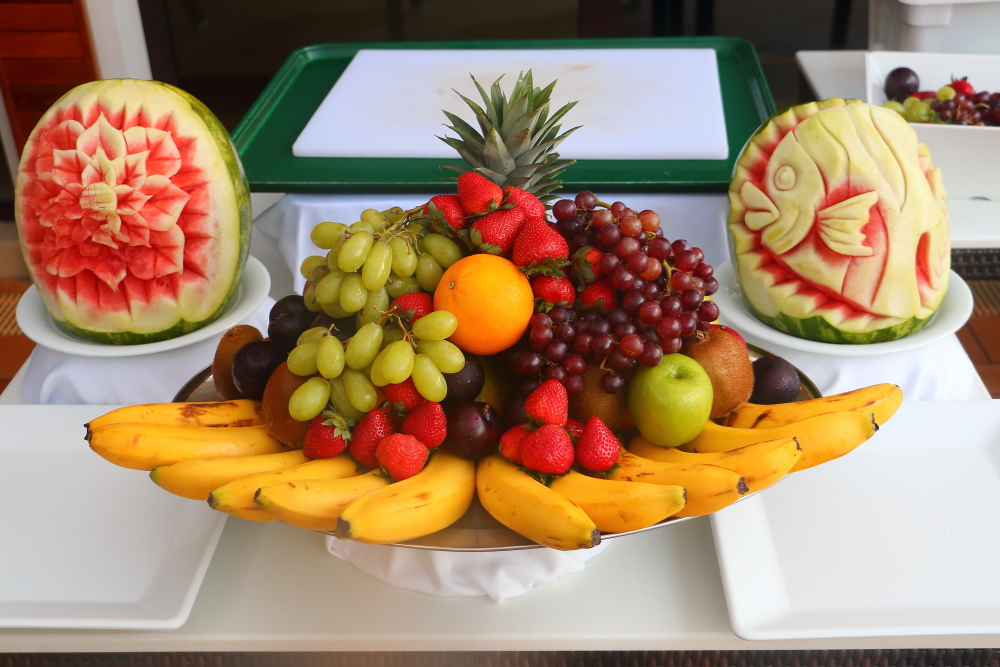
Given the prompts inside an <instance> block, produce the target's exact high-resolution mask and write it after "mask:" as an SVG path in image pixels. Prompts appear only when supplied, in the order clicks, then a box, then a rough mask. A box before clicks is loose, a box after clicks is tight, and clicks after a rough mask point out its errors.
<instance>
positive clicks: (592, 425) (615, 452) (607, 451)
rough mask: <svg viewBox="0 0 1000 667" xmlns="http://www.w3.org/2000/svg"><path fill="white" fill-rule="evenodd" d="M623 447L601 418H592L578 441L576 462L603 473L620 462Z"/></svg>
mask: <svg viewBox="0 0 1000 667" xmlns="http://www.w3.org/2000/svg"><path fill="white" fill-rule="evenodd" d="M621 453H622V445H621V443H620V442H618V438H616V437H615V434H614V433H612V432H611V429H609V428H608V427H607V425H605V423H604V422H603V421H601V419H600V417H591V418H590V419H589V420H587V425H586V426H584V427H583V433H581V434H580V439H579V440H577V441H576V462H577V463H578V464H579V465H580V466H581V467H583V468H586V469H587V470H595V471H597V472H603V471H605V470H610V469H611V468H612V467H613V466H614V465H615V463H617V462H618V456H619V455H620V454H621Z"/></svg>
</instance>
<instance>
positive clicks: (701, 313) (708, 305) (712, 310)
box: [698, 301, 719, 322]
mask: <svg viewBox="0 0 1000 667" xmlns="http://www.w3.org/2000/svg"><path fill="white" fill-rule="evenodd" d="M698 317H699V318H700V319H701V320H702V321H704V322H714V321H715V320H717V319H719V305H718V304H717V303H715V302H714V301H705V302H703V303H702V304H701V305H700V306H698Z"/></svg>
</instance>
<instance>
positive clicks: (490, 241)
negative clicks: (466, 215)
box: [469, 208, 524, 255]
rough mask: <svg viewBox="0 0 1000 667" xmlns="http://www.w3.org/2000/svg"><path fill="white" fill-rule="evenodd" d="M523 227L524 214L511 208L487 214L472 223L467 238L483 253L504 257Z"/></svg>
mask: <svg viewBox="0 0 1000 667" xmlns="http://www.w3.org/2000/svg"><path fill="white" fill-rule="evenodd" d="M523 226H524V213H522V212H521V211H520V209H516V208H511V209H505V210H500V211H494V212H492V213H487V214H486V215H484V216H483V217H481V218H479V219H478V220H476V221H475V222H474V223H472V227H470V229H471V232H470V234H469V238H470V239H472V243H473V244H475V245H476V247H478V248H479V249H480V250H482V251H483V252H488V253H491V254H494V255H506V254H507V253H508V252H510V249H511V246H513V245H514V239H515V238H517V234H518V232H520V231H521V227H523Z"/></svg>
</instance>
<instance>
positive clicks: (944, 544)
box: [712, 401, 1000, 639]
mask: <svg viewBox="0 0 1000 667" xmlns="http://www.w3.org/2000/svg"><path fill="white" fill-rule="evenodd" d="M997 526H1000V401H930V402H912V403H911V402H906V403H903V405H902V407H900V409H899V411H898V412H897V414H896V415H895V416H894V417H893V418H892V419H891V420H890V421H888V422H887V423H886V424H885V425H883V426H882V428H881V429H880V430H879V432H878V433H877V434H875V436H873V437H872V438H871V439H870V440H869V441H868V442H866V443H865V444H863V445H862V446H861V447H860V448H858V449H857V450H856V451H854V452H852V453H851V454H848V455H847V456H845V457H843V458H841V459H838V460H836V461H830V462H828V463H825V464H823V465H821V466H818V467H816V468H812V469H810V470H804V471H801V472H798V473H795V474H793V475H790V476H789V477H788V478H786V479H785V480H783V481H782V482H781V484H779V485H776V486H774V487H773V488H771V489H768V490H766V491H764V492H762V493H760V494H758V495H757V496H755V497H753V498H748V499H747V500H745V501H744V502H741V503H738V504H735V505H733V506H731V507H727V508H726V509H724V510H722V511H721V512H717V513H715V514H713V515H712V529H713V531H714V534H715V545H716V550H717V552H718V556H719V566H720V568H721V571H722V582H723V586H724V589H725V593H726V602H727V603H728V606H729V618H730V621H731V623H732V626H733V631H734V632H735V633H736V634H737V635H739V636H740V637H742V638H744V639H803V638H822V637H883V636H900V635H902V636H910V635H932V634H933V635H944V634H949V635H950V634H984V635H986V634H990V635H995V634H997V633H1000V576H997V558H996V554H997V553H1000V532H998V531H997Z"/></svg>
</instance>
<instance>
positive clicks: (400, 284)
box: [385, 275, 421, 299]
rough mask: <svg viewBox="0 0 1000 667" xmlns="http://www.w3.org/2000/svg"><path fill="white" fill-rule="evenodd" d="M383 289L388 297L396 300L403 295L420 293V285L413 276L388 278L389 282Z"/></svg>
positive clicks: (391, 276) (392, 276)
mask: <svg viewBox="0 0 1000 667" xmlns="http://www.w3.org/2000/svg"><path fill="white" fill-rule="evenodd" d="M385 288H386V289H387V290H388V291H389V296H391V297H392V298H393V299H398V298H399V297H401V296H403V295H404V294H412V293H413V292H419V291H421V288H420V283H418V282H417V279H416V278H414V277H413V276H406V277H405V278H404V277H402V276H394V275H390V276H389V281H388V282H387V283H386V284H385Z"/></svg>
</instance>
